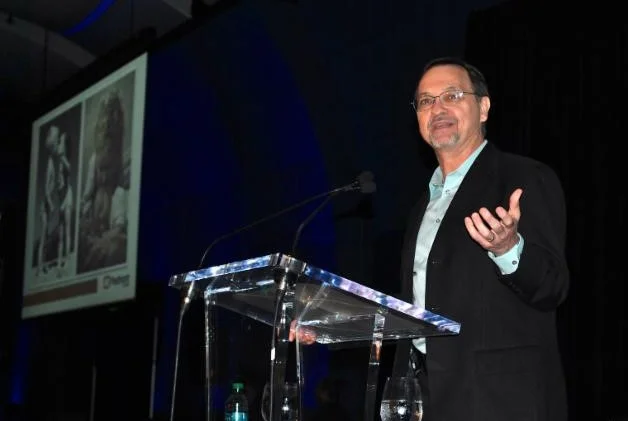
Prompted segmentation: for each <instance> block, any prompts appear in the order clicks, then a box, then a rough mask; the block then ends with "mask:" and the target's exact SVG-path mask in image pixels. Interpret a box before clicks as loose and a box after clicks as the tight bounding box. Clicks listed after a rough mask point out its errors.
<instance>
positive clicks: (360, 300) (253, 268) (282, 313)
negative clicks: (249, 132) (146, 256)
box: [169, 253, 460, 421]
mask: <svg viewBox="0 0 628 421" xmlns="http://www.w3.org/2000/svg"><path fill="white" fill-rule="evenodd" d="M192 283H194V284H193V285H194V287H195V288H198V289H199V290H201V291H203V295H204V299H205V305H206V323H210V322H211V320H210V319H211V318H210V317H209V316H208V314H209V313H208V312H207V307H210V306H219V307H222V308H226V309H228V310H231V311H233V312H236V313H238V314H241V315H243V316H245V317H249V318H251V319H254V320H257V321H259V322H262V323H265V324H267V325H270V326H272V327H273V329H272V330H273V337H272V340H271V356H270V361H271V379H270V384H271V385H272V387H271V398H270V401H271V404H270V406H271V407H270V419H271V421H278V420H279V412H278V411H277V410H276V409H277V407H278V406H279V404H280V402H279V399H280V398H281V396H280V395H281V390H282V388H283V384H284V380H285V369H286V357H287V347H288V343H289V340H288V335H289V331H290V327H289V326H290V324H291V323H292V322H293V321H296V329H297V331H299V330H301V329H306V330H307V331H308V332H309V334H310V335H311V337H314V339H315V341H316V342H318V343H321V344H339V343H351V342H355V343H360V342H365V343H367V346H370V347H371V357H370V361H369V366H368V368H367V369H368V374H367V385H366V399H365V420H367V421H373V420H374V419H375V418H374V414H375V412H374V406H375V392H376V385H377V377H378V373H379V371H378V370H379V359H380V350H381V346H382V342H383V341H386V340H398V339H413V338H419V337H428V336H444V335H456V334H458V333H459V332H460V323H458V322H456V321H453V320H450V319H448V318H446V317H443V316H441V315H439V314H435V313H433V312H430V311H428V310H425V309H423V308H420V307H417V306H415V305H413V304H411V303H407V302H405V301H402V300H399V299H397V298H395V297H392V296H390V295H386V294H384V293H382V292H379V291H376V290H374V289H372V288H369V287H366V286H364V285H361V284H359V283H357V282H354V281H351V280H349V279H347V278H344V277H342V276H339V275H337V274H334V273H332V272H329V271H326V270H323V269H321V268H318V267H315V266H312V265H310V264H308V263H306V262H304V261H301V260H299V259H296V258H294V257H292V256H289V255H287V254H282V253H273V254H268V255H265V256H259V257H255V258H251V259H245V260H241V261H236V262H231V263H226V264H222V265H218V266H213V267H208V268H203V269H198V270H194V271H191V272H186V273H181V274H177V275H173V276H172V277H171V278H170V280H169V285H170V286H172V287H175V288H187V287H189V286H190V285H191V284H192ZM207 329H209V330H211V327H207ZM206 336H207V338H210V337H211V336H212V335H206ZM207 346H208V349H211V344H209V343H208V344H207ZM301 346H302V345H301V342H300V340H299V335H297V340H296V350H297V376H298V381H299V385H301V384H302V381H303V379H302V374H301V367H302V365H303V364H302V363H303V361H302V352H301V351H300V349H301V348H300V347H301ZM207 360H208V361H209V360H210V358H209V357H207ZM300 409H301V408H300ZM299 412H300V413H302V411H299Z"/></svg>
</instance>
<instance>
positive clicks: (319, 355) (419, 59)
mask: <svg viewBox="0 0 628 421" xmlns="http://www.w3.org/2000/svg"><path fill="white" fill-rule="evenodd" d="M338 3H341V4H338ZM459 3H460V4H459ZM463 3H464V4H463ZM230 4H231V6H230V7H224V8H223V10H221V11H220V12H219V13H215V14H213V15H211V16H208V17H206V18H205V19H204V20H201V21H199V22H197V23H196V24H195V25H190V26H189V27H188V28H183V29H181V30H179V31H176V32H175V33H173V34H171V35H170V36H167V37H166V39H162V40H154V39H152V38H151V37H150V36H147V37H146V38H142V37H139V38H138V39H137V40H135V42H131V43H130V46H129V47H127V48H126V49H121V52H119V53H118V54H113V55H111V56H110V57H107V58H104V59H103V60H102V61H100V62H98V63H96V64H95V65H94V66H92V67H91V68H90V69H88V70H86V71H85V72H84V73H83V74H82V75H79V76H77V77H76V78H75V79H74V80H73V81H71V82H70V83H68V84H66V85H65V86H63V87H62V88H61V89H60V90H59V91H57V92H56V93H54V94H51V96H50V98H49V99H48V100H47V101H45V102H44V103H42V104H39V106H38V107H29V108H28V109H26V110H21V113H20V114H19V115H18V116H17V117H16V118H13V117H15V110H7V113H5V115H6V116H11V118H4V119H0V121H2V120H4V121H3V131H4V132H5V133H8V136H7V141H5V142H4V143H3V151H2V154H1V156H2V167H1V171H2V174H3V176H2V179H3V180H5V182H4V184H3V186H2V198H3V206H4V209H6V212H4V213H3V219H2V247H3V256H4V260H5V273H4V282H3V284H2V285H0V287H1V288H2V289H1V290H0V294H1V295H0V300H2V301H1V306H0V311H1V312H2V315H3V317H2V318H1V319H0V320H1V324H0V327H1V328H2V333H1V334H2V342H3V344H5V346H4V347H3V349H2V351H3V353H2V354H1V355H2V361H1V362H2V367H1V368H2V378H1V379H0V380H2V383H1V384H0V391H2V396H1V397H0V404H2V405H4V406H5V409H6V408H8V409H7V414H8V412H11V411H13V412H17V413H18V414H21V415H22V416H23V417H25V418H28V419H51V420H53V419H54V420H56V419H70V418H71V417H75V418H76V419H87V418H86V417H87V414H88V413H89V402H90V395H89V392H90V387H91V382H92V379H93V373H94V370H96V372H97V373H98V375H97V377H96V378H97V384H98V388H97V390H98V395H97V401H96V402H97V403H96V415H95V416H96V419H103V420H104V419H108V418H113V417H117V418H119V419H141V418H146V417H147V414H148V407H149V403H150V402H149V398H150V390H149V382H150V369H151V354H152V345H153V344H152V342H153V340H154V339H155V337H154V335H153V332H154V329H155V323H156V322H157V323H158V324H157V330H156V331H157V340H158V345H159V347H158V349H159V352H158V358H157V367H156V368H157V383H156V389H155V410H156V416H158V417H163V418H165V417H166V416H167V415H168V411H169V405H170V393H171V387H172V372H173V359H174V341H175V338H174V333H175V332H176V322H177V312H178V308H179V307H178V306H179V297H178V293H177V291H174V290H172V288H169V287H168V286H167V280H168V278H169V277H170V276H171V275H172V274H174V273H179V272H183V271H187V270H191V269H193V268H195V267H196V266H197V265H198V264H199V259H200V256H201V254H202V251H203V249H204V248H205V246H207V244H209V243H210V242H211V241H212V240H213V239H214V238H216V237H217V236H219V235H221V234H223V233H225V232H227V231H230V230H232V229H235V228H236V227H239V226H241V225H244V224H247V223H249V222H251V221H252V220H255V219H257V218H260V217H262V216H265V215H268V214H270V213H273V212H275V211H277V210H278V209H281V208H283V207H286V206H289V205H291V204H293V203H295V202H297V201H300V200H301V199H303V198H305V197H308V196H311V195H314V194H317V193H320V192H322V191H325V190H328V189H331V188H333V187H336V186H338V185H343V184H346V183H348V182H350V181H351V180H352V179H353V177H355V175H357V174H358V173H359V172H360V171H362V170H371V171H372V172H373V173H374V174H375V178H376V182H377V192H376V193H375V194H374V195H372V196H361V195H359V194H351V195H346V196H343V197H339V198H337V200H335V201H333V202H332V203H330V206H328V207H326V208H325V209H324V210H323V212H322V213H321V214H320V215H318V217H317V219H315V220H314V221H313V222H312V224H311V225H309V226H308V228H307V229H306V230H305V231H304V233H303V237H302V239H301V243H300V244H301V248H300V249H299V251H300V254H301V256H302V257H303V258H304V259H305V260H307V261H310V262H311V263H313V264H315V265H318V266H321V267H324V268H327V269H329V270H332V271H335V272H336V273H339V274H342V275H343V276H346V277H348V278H350V279H354V280H356V281H358V282H360V283H363V284H366V285H369V286H372V287H374V288H376V289H379V290H381V291H384V292H390V293H394V292H395V291H396V290H397V289H398V287H399V285H398V281H397V280H398V278H399V277H398V275H399V274H398V257H399V256H398V254H399V249H400V246H401V237H402V233H403V228H404V225H405V217H406V213H407V211H408V210H409V208H410V206H411V205H412V203H413V201H414V200H415V197H416V195H417V193H418V192H419V190H420V189H422V187H423V185H424V183H425V182H426V181H427V179H428V177H429V175H430V174H431V171H432V168H433V165H434V162H433V160H432V155H431V152H430V151H429V150H428V149H427V148H426V147H425V146H424V145H423V144H422V141H421V139H420V138H419V135H418V133H417V131H416V122H415V116H414V113H413V111H412V109H411V108H410V106H409V100H410V97H411V95H412V92H413V89H414V86H415V83H416V79H417V77H418V74H419V73H420V70H421V67H422V66H423V64H424V63H425V62H426V61H427V60H428V59H429V58H431V57H433V56H438V55H445V54H453V55H463V56H466V57H467V58H468V59H470V60H471V61H472V62H474V63H476V64H477V65H478V66H479V67H480V68H481V69H482V70H483V71H484V72H485V74H486V76H487V78H488V82H489V87H490V88H491V91H492V96H493V98H492V108H491V116H490V118H489V124H488V128H489V132H488V138H489V140H490V141H493V142H495V143H497V144H498V145H499V146H500V147H501V148H502V149H505V150H510V151H513V152H521V153H525V154H529V155H531V156H534V157H536V158H538V159H541V160H543V161H545V162H547V163H549V164H550V165H552V166H553V167H554V168H555V169H556V170H557V172H558V173H559V176H560V178H561V180H562V181H563V182H564V184H565V188H566V192H567V196H568V204H569V221H568V224H569V246H568V256H569V263H570V267H571V269H572V275H573V287H572V292H571V294H570V297H569V298H568V301H567V303H565V305H564V306H563V307H562V308H561V311H560V314H559V316H560V328H561V331H560V334H561V346H562V350H563V355H564V360H565V368H566V371H567V374H568V379H569V390H570V409H571V414H572V415H571V419H573V420H577V419H595V420H606V419H610V417H611V416H615V415H618V414H624V415H626V410H625V408H626V404H627V403H628V401H627V399H628V385H627V379H628V364H627V361H626V359H627V357H626V355H628V352H627V350H626V337H627V336H626V333H627V332H626V331H627V330H628V322H627V319H628V317H627V315H626V312H625V310H623V309H624V308H625V307H626V292H627V291H626V287H625V281H626V273H625V270H624V269H623V268H622V266H621V258H622V251H623V249H622V248H621V238H622V237H621V233H623V232H625V231H626V230H625V228H626V225H625V221H624V218H623V214H624V213H625V211H626V195H625V192H624V191H625V189H624V188H623V183H622V181H623V177H622V175H621V173H620V168H622V163H621V162H620V158H621V155H619V154H618V153H615V149H616V147H614V146H615V145H618V144H620V142H621V137H620V136H621V133H622V130H621V129H622V125H621V124H622V114H621V111H622V110H623V102H622V100H621V98H622V97H621V92H623V91H624V90H625V87H626V86H625V85H626V82H625V78H624V75H623V73H624V68H625V64H626V52H627V51H626V41H625V40H626V25H625V24H624V23H623V22H621V19H620V18H619V17H614V16H613V15H612V14H610V13H609V12H608V11H604V12H598V13H591V11H590V10H587V13H584V12H583V11H579V10H575V9H573V8H571V9H569V10H570V13H571V12H574V13H575V15H571V16H572V17H571V18H570V19H567V20H566V19H565V15H564V11H565V9H564V8H559V7H557V8H556V10H555V11H554V9H553V8H552V7H550V6H549V4H544V8H543V13H539V12H538V10H539V9H537V8H538V7H540V5H538V4H536V3H530V2H526V3H523V2H505V3H500V4H497V3H496V2H489V1H486V2H475V3H473V4H471V3H466V2H462V1H461V2H453V1H452V2H437V1H433V2H410V1H408V2H388V3H382V2H370V1H366V2H364V1H361V2H350V1H347V2H334V1H316V2H315V1H301V2H281V1H271V0H260V1H250V2H248V1H241V2H231V3H230ZM474 10H475V12H473V13H470V12H471V11H474ZM558 23H560V25H558ZM142 51H148V52H149V72H148V86H147V88H148V92H147V105H146V123H145V133H144V156H143V159H144V164H143V173H142V181H143V183H142V193H141V194H142V196H141V206H142V208H141V221H140V224H141V225H140V244H139V247H140V249H139V259H138V265H139V269H138V278H139V286H138V298H137V300H135V301H133V302H131V303H125V304H122V305H118V306H109V307H106V308H96V309H91V310H84V311H83V310H81V311H77V312H71V313H67V314H62V315H55V316H49V317H43V318H39V319H35V320H31V321H27V322H20V321H19V317H18V314H19V304H20V303H19V295H20V293H21V268H22V258H23V256H22V255H21V254H20V253H21V250H22V249H23V239H22V237H23V234H22V233H23V232H25V227H24V218H23V212H24V209H25V208H26V203H25V198H26V186H27V179H28V178H27V175H28V171H27V165H28V156H29V150H28V146H29V142H30V127H29V124H30V121H31V120H32V119H33V118H35V117H37V116H38V113H41V112H43V111H44V110H46V109H47V108H49V107H51V106H53V105H56V104H57V103H59V102H60V101H62V99H63V98H64V97H65V98H67V97H70V96H71V95H72V94H73V93H75V92H77V91H79V90H80V89H83V88H85V87H87V86H88V85H89V84H90V83H92V82H94V81H96V80H97V79H99V78H100V77H102V76H104V75H106V74H107V73H108V71H111V70H113V69H115V68H116V67H117V66H118V65H120V64H122V63H123V62H124V61H126V60H128V59H129V58H131V57H133V56H134V55H136V54H138V53H140V52H142ZM9 111H11V112H12V113H11V114H9V113H8V112H9ZM313 206H315V205H312V206H309V207H304V208H303V209H301V210H300V211H297V212H294V213H290V214H288V215H285V217H282V218H281V219H278V220H276V221H273V222H272V223H268V224H263V225H260V226H259V227H256V228H255V229H253V230H251V231H249V232H246V233H243V234H242V235H238V236H236V237H234V238H232V239H230V240H226V241H224V242H222V243H220V244H219V245H217V246H216V247H215V248H214V249H213V250H212V252H211V253H210V255H209V256H208V259H207V261H206V263H207V264H218V263H223V262H226V261H231V260H237V259H240V258H244V257H250V256H255V255H260V254H263V253H267V252H275V251H287V249H288V248H289V247H290V245H291V243H292V239H293V235H294V232H295V230H296V228H297V226H298V224H299V223H300V221H301V220H302V219H303V218H304V217H305V216H306V215H307V214H308V212H309V211H311V210H312V209H313ZM4 214H6V218H5V217H4ZM615 238H616V239H617V240H619V245H617V244H616V242H615V241H611V240H613V239H615ZM217 318H218V321H219V326H220V328H219V331H218V339H219V342H220V344H221V347H220V348H219V351H218V354H219V355H218V358H219V360H220V361H221V364H223V365H222V366H221V370H220V371H219V373H218V374H217V376H218V377H217V383H219V384H220V385H223V386H224V385H226V384H227V382H228V381H230V380H231V379H232V378H233V376H235V375H239V376H243V377H245V378H246V379H247V380H248V381H250V385H251V391H252V393H253V394H255V393H257V395H254V396H252V399H253V400H255V399H257V398H259V392H260V389H261V386H262V385H263V382H264V380H265V375H266V374H267V366H268V363H267V361H266V360H267V346H268V345H267V343H268V342H269V341H268V338H269V334H268V330H267V328H266V327H265V326H260V325H258V324H256V323H254V322H250V321H247V320H244V319H242V318H240V317H237V316H234V315H231V314H227V313H225V312H219V313H218V314H217ZM183 339H184V341H183V344H182V351H181V358H182V365H181V372H180V381H179V383H178V389H177V397H178V398H177V399H178V400H177V405H178V406H177V408H178V411H177V414H178V415H179V416H181V417H190V418H191V417H195V418H196V419H199V417H202V410H203V408H202V406H203V389H202V387H203V383H202V381H203V371H202V365H201V361H202V308H201V306H200V305H196V306H193V308H192V309H191V311H190V312H189V313H188V316H187V319H186V324H185V329H184V331H183ZM309 352H311V355H310V357H312V359H313V360H315V361H317V364H316V366H317V367H318V369H319V371H320V372H319V374H313V376H314V377H313V378H314V379H318V378H322V377H323V376H324V375H326V374H332V375H333V376H335V377H337V378H339V379H340V380H341V381H343V382H345V385H347V386H346V387H345V388H344V392H343V397H344V398H345V399H346V406H347V408H348V409H349V410H351V411H355V412H354V416H355V417H356V418H355V419H360V418H359V411H361V409H362V408H361V398H362V390H361V389H360V385H363V384H364V383H363V380H364V377H363V376H364V374H365V373H364V371H363V369H362V368H363V367H365V364H366V359H367V357H368V354H367V352H368V350H364V349H344V350H329V349H326V348H325V347H315V348H313V349H312V350H310V351H309ZM390 354H392V351H389V348H385V350H384V363H383V372H385V371H386V369H387V367H388V366H387V364H388V363H389V360H388V356H390ZM316 376H320V377H316ZM309 392H310V394H309V395H308V397H309V399H310V400H309V401H308V404H309V405H311V404H312V400H311V399H312V397H311V390H310V391H309ZM215 393H216V397H217V400H216V402H220V397H221V396H224V392H223V391H221V390H219V389H217V390H216V391H215ZM221 393H223V395H221ZM123 408H124V409H123ZM218 410H219V408H218ZM8 416H9V415H7V417H8Z"/></svg>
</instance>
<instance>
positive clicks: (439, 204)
mask: <svg viewBox="0 0 628 421" xmlns="http://www.w3.org/2000/svg"><path fill="white" fill-rule="evenodd" d="M486 143H487V141H486V140H484V142H482V144H481V145H480V147H479V148H477V149H476V150H475V151H474V152H473V153H472V154H471V155H470V156H469V157H468V158H467V159H466V160H465V161H464V162H463V163H462V165H460V167H458V168H457V169H456V170H455V171H453V172H451V173H450V174H449V175H448V176H447V178H446V179H445V180H444V181H443V172H442V171H441V169H440V167H436V169H435V170H434V173H433V174H432V178H431V179H430V182H429V190H430V201H429V203H428V204H427V209H426V210H425V215H424V217H423V220H422V221H421V226H420V227H419V233H418V236H417V242H416V251H415V253H414V268H413V270H414V272H413V276H414V279H413V283H412V293H413V296H414V304H415V305H417V306H419V307H422V308H425V273H426V270H427V258H428V256H429V254H430V249H431V247H432V243H433V242H434V237H436V233H437V231H438V228H439V227H440V223H441V221H442V220H443V218H444V216H445V212H447V208H448V207H449V204H450V203H451V201H452V199H453V198H454V195H455V194H456V192H457V191H458V187H460V184H461V183H462V180H463V179H464V177H465V175H466V174H467V172H468V171H469V168H471V165H473V162H475V159H476V158H477V156H478V155H479V154H480V152H481V151H482V149H484V146H486ZM460 223H461V224H462V223H464V222H463V221H460ZM522 250H523V238H522V237H521V235H519V242H518V244H517V245H516V246H514V247H513V248H512V249H510V250H509V251H508V252H506V253H504V254H502V255H501V256H495V255H494V254H493V253H492V252H490V251H489V252H488V257H489V258H490V259H492V260H493V261H494V262H495V264H496V265H497V267H498V268H499V269H500V271H501V273H502V274H504V275H506V274H510V273H513V272H514V271H515V270H517V266H518V265H519V257H520V256H521V252H522ZM413 344H414V346H415V347H416V348H417V349H419V350H420V351H421V352H424V353H425V352H426V351H427V349H426V346H425V338H418V339H415V340H413Z"/></svg>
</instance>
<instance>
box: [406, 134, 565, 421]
mask: <svg viewBox="0 0 628 421" xmlns="http://www.w3.org/2000/svg"><path fill="white" fill-rule="evenodd" d="M517 187H521V188H523V195H522V197H521V200H520V207H521V219H520V221H519V226H518V231H519V233H520V234H521V235H522V237H523V239H524V248H523V253H522V255H521V259H520V262H519V266H518V269H517V271H515V272H514V273H513V274H510V275H507V276H504V275H501V274H500V272H499V270H498V268H497V266H496V265H495V263H493V261H492V260H491V259H490V258H489V257H488V255H487V251H486V250H484V249H483V248H482V247H480V246H479V245H478V244H477V243H476V242H475V241H474V240H473V239H471V237H470V236H469V234H468V232H467V230H466V228H465V225H464V217H465V216H468V215H471V213H472V212H475V211H477V210H479V209H480V208H481V207H483V206H485V207H487V208H488V209H489V210H491V211H492V212H493V213H494V209H495V208H496V207H497V206H498V205H502V206H503V207H504V208H506V209H508V207H509V202H508V200H509V197H510V195H511V193H512V192H513V191H514V190H515V189H516V188H517ZM428 200H429V192H427V190H426V192H425V194H424V195H423V196H422V198H421V199H420V201H419V202H418V203H417V204H416V206H415V207H414V208H413V210H412V212H411V214H410V218H409V224H408V228H407V231H406V236H405V241H404V245H403V249H402V268H401V270H402V291H403V294H404V296H403V298H404V299H406V300H408V301H410V302H412V270H413V261H414V250H415V245H416V237H417V233H418V229H419V225H420V221H421V218H422V217H423V214H424V212H425V208H426V206H427V202H428ZM565 213H566V210H565V202H564V196H563V190H562V187H561V184H560V182H559V179H558V177H557V176H556V174H555V173H554V172H553V171H552V170H551V169H550V168H549V167H548V166H546V165H544V164H542V163H540V162H537V161H534V160H532V159H530V158H527V157H523V156H518V155H513V154H509V153H505V152H502V151H499V150H498V149H497V147H495V146H494V145H492V144H491V143H488V144H487V145H486V147H485V148H484V150H483V151H482V152H481V153H480V154H479V156H478V157H477V159H476V161H475V162H474V163H473V165H472V167H471V168H470V169H469V172H468V173H467V175H466V176H465V178H464V180H463V182H462V184H461V185H460V187H459V189H458V192H457V193H456V195H455V197H454V199H453V201H452V202H451V205H450V207H449V209H448V210H447V213H446V215H445V217H444V218H443V220H442V223H441V226H440V227H439V230H438V233H437V235H436V238H435V240H434V244H433V246H432V249H431V251H430V255H429V263H428V268H427V285H426V308H427V309H428V310H431V311H433V312H435V313H437V314H440V315H442V316H445V317H447V318H450V319H453V320H455V321H457V322H460V323H461V329H460V334H459V335H454V336H440V337H430V338H428V339H427V372H428V378H429V390H430V404H431V405H430V406H431V411H430V414H428V416H429V420H430V421H462V420H464V421H472V420H477V421H519V420H521V421H523V420H526V421H528V420H529V421H563V420H566V419H567V408H566V396H565V395H566V393H565V384H564V376H563V367H562V362H561V359H560V356H559V349H558V341H557V334H556V320H555V319H556V314H555V310H556V308H557V307H558V306H559V304H561V303H562V302H563V301H564V299H565V297H566V295H567V291H568V288H569V271H568V268H567V263H566V260H565V256H564V247H565V235H566V234H565V229H566V228H565V227H566V215H565ZM409 346H410V341H409V340H405V341H401V342H400V343H399V344H398V346H397V353H396V357H395V358H396V366H397V367H399V366H400V365H399V362H400V361H401V362H402V363H403V364H406V363H405V361H407V359H408V352H409ZM430 415H431V416H430Z"/></svg>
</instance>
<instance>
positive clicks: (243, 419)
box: [225, 412, 249, 421]
mask: <svg viewBox="0 0 628 421" xmlns="http://www.w3.org/2000/svg"><path fill="white" fill-rule="evenodd" d="M248 419H249V417H248V414H247V413H246V412H228V413H227V414H225V421H248Z"/></svg>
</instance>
